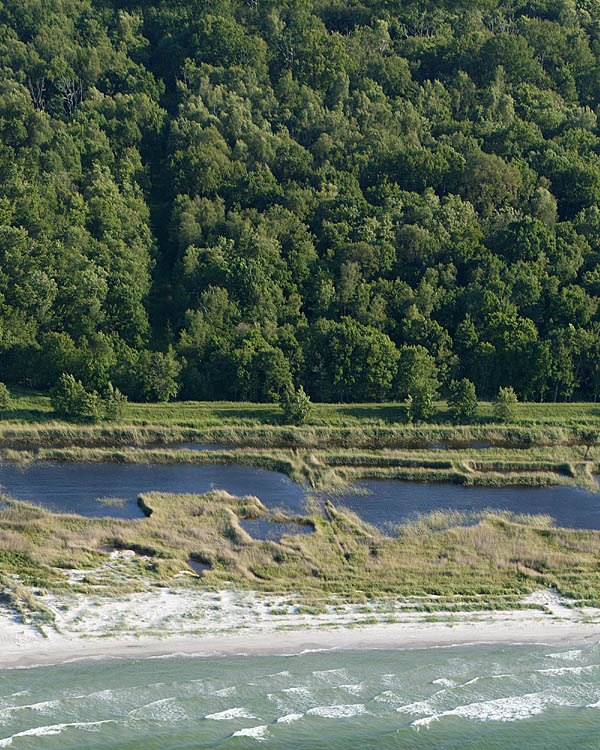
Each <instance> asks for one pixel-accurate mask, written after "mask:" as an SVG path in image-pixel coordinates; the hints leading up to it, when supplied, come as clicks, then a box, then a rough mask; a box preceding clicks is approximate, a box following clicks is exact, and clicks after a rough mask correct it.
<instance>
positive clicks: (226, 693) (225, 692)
mask: <svg viewBox="0 0 600 750" xmlns="http://www.w3.org/2000/svg"><path fill="white" fill-rule="evenodd" d="M235 691H236V688H235V687H234V686H233V685H232V686H231V687H226V688H222V689H221V690H215V691H214V692H212V693H211V695H216V696H218V697H219V698H226V697H227V696H229V695H233V694H234V693H235Z"/></svg>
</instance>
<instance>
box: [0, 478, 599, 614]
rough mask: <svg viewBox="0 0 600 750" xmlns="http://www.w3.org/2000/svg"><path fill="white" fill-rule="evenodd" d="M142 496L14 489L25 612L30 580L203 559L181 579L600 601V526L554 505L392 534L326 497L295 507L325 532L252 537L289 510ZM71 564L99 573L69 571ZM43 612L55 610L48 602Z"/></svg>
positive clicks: (123, 589)
mask: <svg viewBox="0 0 600 750" xmlns="http://www.w3.org/2000/svg"><path fill="white" fill-rule="evenodd" d="M140 504H141V506H142V507H143V508H144V509H145V512H146V513H147V514H148V515H147V517H146V518H142V519H137V520H134V521H123V520H119V519H87V518H82V517H78V516H72V515H59V514H53V513H50V512H48V511H45V510H43V509H40V508H37V507H34V506H31V505H28V504H25V503H20V502H16V501H8V504H7V506H6V507H5V508H4V510H2V511H0V544H1V549H2V552H0V561H1V563H2V569H3V570H4V575H3V578H2V580H1V581H0V585H2V587H3V589H4V594H5V597H11V598H12V601H13V602H18V603H19V608H20V610H21V612H22V613H35V612H36V606H37V605H36V595H35V593H34V594H33V595H31V593H30V592H31V590H33V591H34V592H38V593H39V592H40V591H42V592H43V591H45V590H50V591H57V592H60V591H62V592H64V591H79V592H83V593H88V594H90V593H94V594H100V595H102V596H107V595H113V594H123V593H127V592H133V591H142V590H147V588H148V586H149V585H158V586H165V585H172V584H174V583H175V578H174V576H175V575H176V574H177V573H178V572H180V571H181V570H182V569H185V568H187V563H188V561H189V560H190V559H193V560H196V561H199V562H202V563H204V564H205V565H207V566H209V569H207V570H206V571H205V572H204V573H203V574H202V575H201V576H199V577H198V578H192V579H191V580H190V576H185V577H183V578H177V583H178V585H189V586H196V585H200V586H202V587H207V586H208V587H215V589H220V588H224V587H235V588H246V589H253V590H258V591H263V592H265V593H266V592H269V593H278V594H282V593H287V592H290V593H294V594H299V595H300V597H301V599H302V601H303V602H304V603H305V604H306V606H309V607H317V608H318V607H319V606H322V605H323V604H324V603H325V602H329V603H331V602H332V601H336V600H337V601H339V600H340V599H343V600H345V601H365V600H369V599H382V598H387V597H403V598H407V599H409V600H410V601H411V602H412V604H413V607H414V608H416V609H427V610H436V609H438V610H451V611H452V610H454V611H461V610H468V609H506V608H518V607H520V606H522V605H521V603H520V602H521V599H522V598H523V596H524V595H525V594H527V593H529V592H532V591H534V590H536V589H539V588H540V587H544V588H554V589H556V590H557V591H558V592H559V593H561V594H564V595H567V596H570V597H573V599H574V600H575V601H576V603H578V604H581V605H583V604H587V605H594V606H600V570H599V568H598V555H599V554H600V532H598V531H575V530H569V529H556V528H553V527H552V525H551V521H550V520H549V519H548V518H546V517H545V516H538V517H527V516H514V515H510V514H505V513H494V512H492V511H489V512H484V513H480V514H477V515H476V516H470V517H468V516H465V515H464V514H459V513H441V512H437V513H433V514H431V516H426V517H424V518H422V519H421V520H420V521H418V522H415V523H412V524H407V525H405V526H402V527H399V535H398V536H397V537H396V538H391V537H388V536H384V535H383V534H381V533H380V532H379V531H377V530H376V529H374V528H373V527H371V526H369V525H368V524H365V523H364V522H362V521H361V520H360V519H359V518H358V517H357V516H356V515H354V514H353V513H351V512H349V511H345V510H342V509H336V508H334V507H333V506H332V505H330V504H328V505H327V506H326V508H325V516H324V517H323V516H321V514H320V513H317V512H315V513H314V514H312V515H307V516H303V517H295V518H294V520H295V521H297V522H301V523H304V524H308V525H310V526H312V527H313V528H314V533H312V534H309V535H297V534H296V535H295V534H289V535H287V536H284V537H283V538H282V540H281V542H280V543H276V542H272V541H257V540H254V539H253V538H252V537H251V536H250V535H249V534H248V533H246V531H245V530H244V529H243V528H242V526H241V525H240V519H244V518H246V519H248V518H249V519H255V518H260V517H271V518H273V517H274V516H275V517H276V518H277V520H278V521H282V520H284V518H285V517H284V515H283V514H282V513H281V512H279V513H269V512H268V511H267V510H266V508H265V507H264V506H263V505H262V504H261V503H260V501H259V500H257V499H256V498H253V497H244V498H236V497H233V496H231V495H228V494H227V493H225V492H221V491H218V492H211V493H208V494H206V495H202V496H197V495H196V496H195V495H171V494H164V493H149V494H146V495H143V496H141V497H140ZM290 520H291V519H290ZM466 523H470V524H471V525H465V524H466ZM107 547H108V548H118V549H130V550H135V551H136V552H137V553H138V555H139V556H138V557H136V558H135V559H134V560H133V561H132V562H131V563H130V567H129V569H128V570H127V571H124V569H123V567H122V566H121V567H119V566H115V565H112V564H109V563H108V561H109V556H108V554H107ZM71 569H79V570H81V569H84V570H87V571H89V572H88V573H87V574H86V575H84V576H83V577H82V578H81V582H79V583H76V584H69V583H68V576H69V575H70V570H71ZM182 582H183V583H182ZM23 585H25V586H27V589H25V588H23ZM23 592H26V594H24V593H23ZM27 597H29V598H27ZM28 616H29V615H28ZM37 616H38V617H39V618H40V619H42V620H45V621H47V613H43V614H38V615H37Z"/></svg>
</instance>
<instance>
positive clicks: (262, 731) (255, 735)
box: [231, 725, 269, 742]
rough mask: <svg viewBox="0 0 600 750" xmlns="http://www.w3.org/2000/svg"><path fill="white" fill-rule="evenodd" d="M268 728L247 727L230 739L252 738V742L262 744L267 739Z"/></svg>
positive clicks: (239, 730)
mask: <svg viewBox="0 0 600 750" xmlns="http://www.w3.org/2000/svg"><path fill="white" fill-rule="evenodd" d="M268 731H269V727H268V726H266V725H265V726H260V727H248V728H247V729H238V730H237V732H234V733H233V734H232V735H231V736H232V737H252V739H253V740H257V741H258V742H264V741H265V740H266V739H267V732H268Z"/></svg>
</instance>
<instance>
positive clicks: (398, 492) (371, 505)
mask: <svg viewBox="0 0 600 750" xmlns="http://www.w3.org/2000/svg"><path fill="white" fill-rule="evenodd" d="M356 487H357V488H358V489H359V490H360V489H363V490H365V491H366V492H367V493H368V494H365V495H362V494H350V493H348V494H343V495H341V496H339V497H336V498H334V499H333V500H334V502H336V503H338V504H340V505H344V506H345V507H347V508H349V509H350V510H353V511H354V512H355V513H358V515H359V516H361V518H363V519H364V520H366V521H368V522H369V523H372V524H374V525H375V526H378V527H380V528H385V526H386V524H389V523H392V524H400V523H403V522H405V521H407V520H411V519H414V518H416V517H417V516H419V515H421V514H424V513H430V512H431V511H433V510H439V509H451V510H458V511H480V510H485V509H487V508H497V509H502V510H508V511H513V512H515V513H528V514H536V515H537V514H548V515H550V516H552V518H554V519H555V520H556V523H557V524H558V525H559V526H566V527H571V528H579V529H600V494H594V493H592V492H588V491H587V490H584V489H581V488H579V487H564V486H557V487H464V486H463V485H460V484H436V483H434V482H430V483H425V482H398V481H394V480H369V481H363V482H359V483H357V485H356Z"/></svg>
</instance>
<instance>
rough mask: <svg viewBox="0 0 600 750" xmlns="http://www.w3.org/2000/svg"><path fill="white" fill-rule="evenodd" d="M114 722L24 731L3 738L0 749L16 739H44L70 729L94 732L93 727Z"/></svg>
mask: <svg viewBox="0 0 600 750" xmlns="http://www.w3.org/2000/svg"><path fill="white" fill-rule="evenodd" d="M114 723H115V722H114V720H112V719H106V720H104V721H76V722H72V723H70V724H51V725H50V726H45V727H34V728H33V729H26V730H25V731H23V732H17V733H16V734H13V735H11V736H10V737H5V738H4V739H2V740H0V747H9V746H10V745H12V743H13V740H14V739H16V738H17V737H45V736H49V735H52V734H60V733H61V732H62V731H63V730H65V729H68V728H70V727H72V728H73V729H85V730H87V731H94V728H95V727H98V726H100V725H101V724H114Z"/></svg>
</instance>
